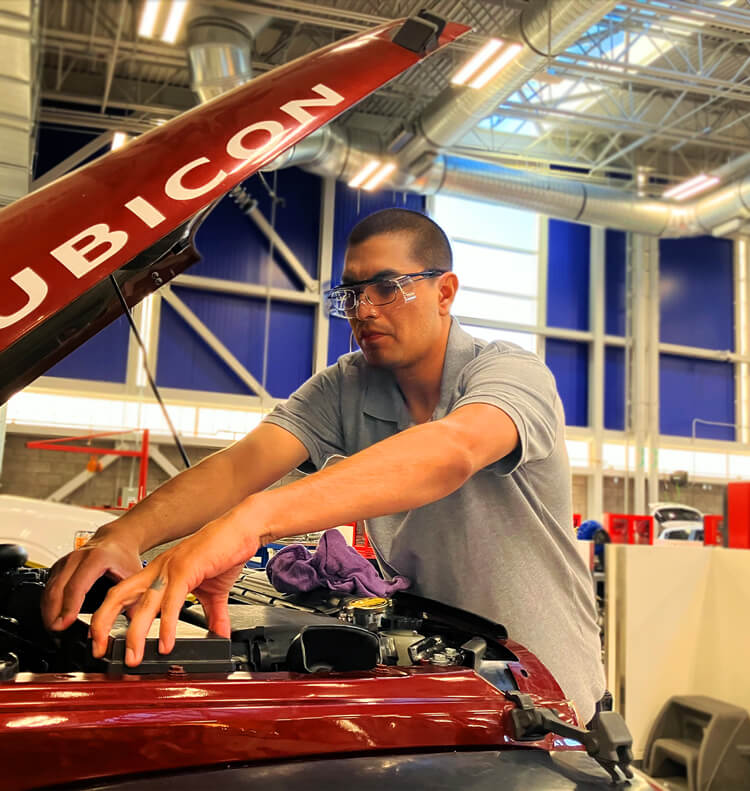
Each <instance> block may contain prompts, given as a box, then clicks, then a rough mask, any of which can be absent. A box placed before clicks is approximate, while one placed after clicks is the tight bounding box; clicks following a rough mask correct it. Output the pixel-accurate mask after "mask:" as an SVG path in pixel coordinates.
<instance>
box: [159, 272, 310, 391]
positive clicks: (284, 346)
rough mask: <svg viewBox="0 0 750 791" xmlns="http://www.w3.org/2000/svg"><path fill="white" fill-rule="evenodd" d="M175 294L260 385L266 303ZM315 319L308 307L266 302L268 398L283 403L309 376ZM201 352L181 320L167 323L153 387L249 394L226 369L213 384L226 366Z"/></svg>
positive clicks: (192, 293)
mask: <svg viewBox="0 0 750 791" xmlns="http://www.w3.org/2000/svg"><path fill="white" fill-rule="evenodd" d="M174 291H175V293H176V294H177V295H178V296H179V297H180V299H182V300H183V301H184V302H185V303H186V304H187V305H188V307H189V308H190V309H191V310H192V311H193V312H194V313H195V314H196V315H197V316H198V318H199V319H200V320H201V321H202V322H203V323H204V324H205V325H206V326H207V327H208V328H209V329H210V330H211V331H212V332H213V333H214V334H215V335H216V337H217V338H219V340H220V341H221V342H222V343H223V344H224V345H225V346H226V347H227V348H228V349H229V350H230V351H231V352H232V354H233V355H234V356H235V357H236V358H237V359H238V360H239V361H240V362H241V363H242V364H243V365H244V366H245V367H246V368H247V369H248V370H249V371H250V373H252V375H253V376H254V377H255V378H256V379H257V380H258V381H259V382H262V377H263V338H264V333H265V316H266V303H265V300H262V299H250V298H245V297H234V296H229V295H226V294H214V293H206V292H199V291H193V290H189V289H179V288H178V287H175V289H174ZM166 307H167V308H168V306H166ZM168 313H171V310H169V309H168ZM314 318H315V311H314V308H313V307H312V306H308V305H297V304H283V303H277V302H272V303H271V320H270V328H269V332H270V339H269V344H268V364H267V382H266V389H267V390H268V391H269V392H270V393H271V395H272V396H274V397H276V398H286V397H287V396H288V395H289V394H290V393H291V392H292V391H294V390H295V389H296V388H297V387H299V386H300V385H301V384H302V382H304V381H305V379H307V378H308V377H309V376H310V374H311V373H312V342H311V339H312V334H313V324H314ZM206 349H207V347H206V345H205V343H204V342H203V341H202V340H201V339H200V338H199V337H198V336H197V335H195V334H194V333H193V332H192V330H189V329H187V328H186V327H184V322H183V321H182V319H179V318H178V317H176V316H172V317H171V318H170V319H166V321H165V323H164V329H163V331H162V333H161V338H160V342H159V356H158V364H157V377H156V381H157V384H159V385H164V386H165V387H179V388H187V389H196V390H209V391H213V392H222V393H227V392H228V393H246V392H248V391H247V388H246V387H245V385H244V384H242V383H241V382H240V381H239V380H236V377H235V376H234V374H232V373H231V371H229V369H226V373H225V375H224V376H222V377H219V379H218V380H217V370H221V369H223V368H224V367H225V366H224V365H223V363H221V362H220V361H219V360H218V358H216V357H215V355H213V352H209V358H207V357H206V354H205V350H206ZM217 366H219V368H218V369H217ZM230 385H231V387H230Z"/></svg>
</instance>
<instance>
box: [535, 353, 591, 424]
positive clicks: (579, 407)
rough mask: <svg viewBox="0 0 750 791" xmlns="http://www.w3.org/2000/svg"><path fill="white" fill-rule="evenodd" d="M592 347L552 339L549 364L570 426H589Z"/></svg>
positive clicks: (548, 357)
mask: <svg viewBox="0 0 750 791" xmlns="http://www.w3.org/2000/svg"><path fill="white" fill-rule="evenodd" d="M588 358H589V351H588V344H586V343H579V342H576V341H563V340H557V339H555V338H548V339H547V342H546V344H545V362H546V363H547V365H548V367H549V368H550V370H551V371H552V373H553V374H554V375H555V381H556V382H557V391H558V392H559V393H560V398H561V399H562V402H563V406H564V407H565V422H566V424H567V425H569V426H586V425H588V378H589V377H588Z"/></svg>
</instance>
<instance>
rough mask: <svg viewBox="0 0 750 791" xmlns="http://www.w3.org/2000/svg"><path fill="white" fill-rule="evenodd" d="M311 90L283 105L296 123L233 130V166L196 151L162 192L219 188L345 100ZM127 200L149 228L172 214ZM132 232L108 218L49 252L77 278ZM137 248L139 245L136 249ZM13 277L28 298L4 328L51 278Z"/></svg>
mask: <svg viewBox="0 0 750 791" xmlns="http://www.w3.org/2000/svg"><path fill="white" fill-rule="evenodd" d="M312 91H313V92H314V93H315V94H317V96H316V97H308V98H304V99H294V100H291V101H288V102H286V103H284V104H282V105H280V106H279V110H280V111H281V112H282V113H284V114H285V115H286V116H289V118H290V119H291V120H292V121H294V122H296V123H295V125H294V126H291V127H289V128H287V127H285V126H284V124H283V123H281V122H280V121H277V120H273V119H269V120H261V121H256V122H254V123H252V124H250V125H248V126H245V127H243V128H242V129H239V130H237V131H235V132H233V133H232V135H231V136H230V137H229V139H228V140H227V143H226V145H225V151H226V153H227V154H228V155H229V156H230V157H231V158H232V159H235V160H237V161H238V164H237V166H236V167H232V168H229V169H228V170H229V172H226V171H225V170H223V169H222V168H220V167H216V166H215V165H213V166H212V162H211V160H210V159H209V158H208V157H206V156H199V157H196V158H195V159H192V160H190V161H189V162H186V163H185V164H184V165H182V166H181V167H179V168H178V169H177V170H175V171H174V172H172V173H169V174H168V175H167V177H166V178H165V179H164V182H163V191H164V195H165V196H166V197H168V198H170V199H171V200H172V201H175V202H176V203H178V204H179V203H180V202H182V201H190V200H194V199H196V198H200V197H201V196H203V195H207V194H208V193H211V192H212V191H215V190H216V189H217V188H219V187H220V186H221V184H222V183H223V182H224V181H225V180H226V179H227V178H229V177H230V176H231V175H233V174H236V173H237V171H239V170H241V169H242V168H243V166H245V165H247V164H248V163H250V162H252V161H253V160H258V159H260V158H261V157H263V156H264V155H265V154H267V153H268V151H269V150H270V149H271V148H272V147H277V146H279V145H281V144H283V143H284V141H285V139H288V138H291V137H292V136H293V135H294V134H296V133H297V132H299V130H300V127H304V126H305V125H307V124H309V123H310V122H312V121H315V120H316V118H315V116H314V115H313V114H312V113H310V112H309V111H308V109H307V108H311V107H335V106H336V105H338V104H340V103H341V102H343V101H344V97H343V96H342V95H341V94H339V93H337V92H336V91H335V90H333V89H332V88H330V87H328V86H327V85H323V84H322V83H318V84H317V85H314V86H313V87H312ZM279 153H280V152H279ZM248 175H249V174H248ZM186 182H187V183H186ZM188 184H189V186H188ZM230 186H231V185H230ZM123 206H124V207H125V208H126V209H127V210H128V211H129V212H130V213H131V214H132V215H133V216H134V217H137V218H138V220H140V221H141V222H142V223H143V224H144V225H145V226H146V227H148V228H157V227H158V226H160V225H162V224H163V223H166V222H167V221H168V219H169V218H168V216H167V215H166V214H165V213H164V212H163V211H160V210H159V209H157V208H156V206H154V205H153V204H152V203H151V202H150V201H149V200H148V199H146V198H145V197H144V196H143V195H134V196H133V197H132V198H130V199H129V200H128V201H127V202H125V203H124V204H123ZM168 230H171V228H168V227H167V228H165V233H166V232H167V231H168ZM128 238H129V237H128V233H127V232H126V231H124V230H120V229H113V228H111V227H110V226H109V225H108V224H107V223H106V222H96V223H94V224H93V225H90V226H88V227H86V228H84V229H82V230H80V231H78V232H77V233H76V234H74V235H73V236H71V237H70V238H69V239H66V240H65V241H64V242H62V243H61V244H59V245H57V247H55V248H53V249H52V250H50V255H51V256H52V257H53V258H55V259H56V260H57V261H58V262H59V263H60V264H62V265H63V266H64V267H65V269H67V270H68V271H69V272H70V273H71V274H73V275H74V276H75V277H76V278H82V277H85V276H86V275H88V274H89V273H90V272H92V271H93V270H95V269H96V268H97V267H98V266H101V265H102V264H103V263H104V262H105V261H107V260H109V259H110V258H111V257H112V256H113V255H115V254H117V253H118V252H120V251H121V250H123V249H124V248H125V247H126V245H127V243H128ZM137 252H140V251H139V250H138V251H134V252H133V254H134V255H135V254H136V253H137ZM10 280H11V281H12V283H13V284H14V285H15V286H16V287H17V288H20V289H21V291H23V292H24V293H25V295H26V297H27V301H26V303H25V304H24V305H23V306H22V307H21V308H19V309H18V310H16V311H14V312H13V313H10V314H9V315H2V314H0V329H4V328H6V327H10V326H12V325H13V324H15V323H17V322H18V321H21V320H22V319H23V318H25V317H27V316H28V315H29V314H31V313H32V312H33V311H34V310H36V309H37V308H38V307H40V306H41V304H42V303H43V301H44V299H45V297H46V296H47V293H48V291H49V286H48V284H47V283H46V282H45V280H44V279H43V278H42V277H41V276H40V275H39V274H38V273H37V272H35V271H34V270H33V269H32V268H31V267H26V268H24V269H22V270H21V271H20V272H17V273H16V274H14V275H12V276H11V277H10Z"/></svg>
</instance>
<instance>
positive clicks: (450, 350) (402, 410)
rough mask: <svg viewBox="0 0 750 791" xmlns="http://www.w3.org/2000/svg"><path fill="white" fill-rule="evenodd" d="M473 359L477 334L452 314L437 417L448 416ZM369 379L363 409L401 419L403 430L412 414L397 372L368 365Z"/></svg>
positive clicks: (384, 417) (377, 415)
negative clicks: (400, 387) (460, 375)
mask: <svg viewBox="0 0 750 791" xmlns="http://www.w3.org/2000/svg"><path fill="white" fill-rule="evenodd" d="M472 359H474V338H473V337H472V336H471V335H469V333H468V332H466V331H465V330H463V329H462V328H461V325H460V324H459V323H458V321H457V320H456V319H455V318H452V319H451V328H450V332H449V333H448V345H447V347H446V350H445V361H444V362H443V375H442V378H441V381H440V400H439V401H438V405H437V407H436V408H435V412H434V414H433V419H434V420H438V419H439V418H441V417H445V415H446V414H447V413H448V410H449V408H450V405H451V399H452V397H453V391H454V389H455V386H456V381H457V380H458V376H459V374H460V373H461V370H462V369H463V368H464V366H465V365H466V364H467V363H468V362H470V361H471V360H472ZM365 382H366V385H365V386H366V391H365V398H364V403H363V406H362V411H363V412H365V413H366V414H368V415H370V416H371V417H374V418H378V419H379V420H388V421H390V422H391V423H397V424H398V427H399V429H400V430H401V429H404V428H407V427H408V426H409V425H410V424H411V415H410V414H409V410H408V409H407V408H406V403H405V402H404V397H403V396H402V395H401V391H400V390H399V388H398V385H397V384H396V379H395V377H394V376H393V373H392V372H391V371H389V370H388V369H386V368H376V367H374V366H370V365H366V376H365Z"/></svg>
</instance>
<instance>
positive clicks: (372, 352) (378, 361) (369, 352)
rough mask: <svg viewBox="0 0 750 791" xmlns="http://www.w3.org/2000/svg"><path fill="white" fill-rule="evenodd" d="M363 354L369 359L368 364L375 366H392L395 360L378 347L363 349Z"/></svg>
mask: <svg viewBox="0 0 750 791" xmlns="http://www.w3.org/2000/svg"><path fill="white" fill-rule="evenodd" d="M362 354H363V355H364V357H365V360H367V364H368V365H372V366H373V367H375V368H392V367H393V362H392V361H391V360H389V359H388V356H387V355H385V354H383V353H382V352H380V351H378V350H376V349H368V348H365V349H362Z"/></svg>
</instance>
